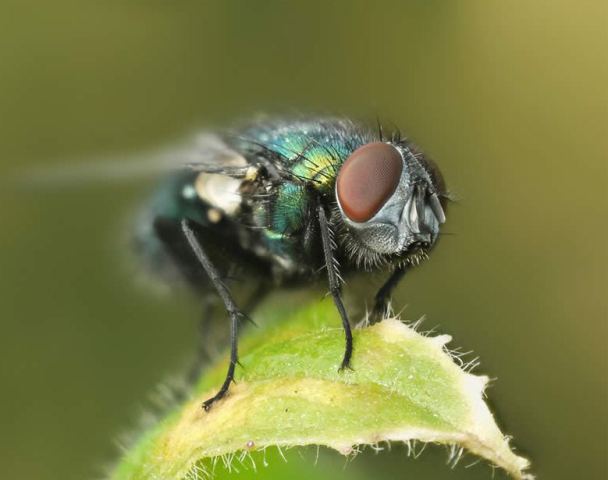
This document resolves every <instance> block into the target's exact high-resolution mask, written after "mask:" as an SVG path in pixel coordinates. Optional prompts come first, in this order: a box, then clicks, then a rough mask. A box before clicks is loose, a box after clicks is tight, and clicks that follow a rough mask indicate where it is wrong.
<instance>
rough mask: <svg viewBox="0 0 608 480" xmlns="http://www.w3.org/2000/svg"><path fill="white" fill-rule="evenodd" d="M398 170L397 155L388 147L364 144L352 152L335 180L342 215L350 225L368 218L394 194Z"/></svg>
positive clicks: (395, 151)
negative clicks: (349, 221)
mask: <svg viewBox="0 0 608 480" xmlns="http://www.w3.org/2000/svg"><path fill="white" fill-rule="evenodd" d="M402 170H403V160H402V158H401V154H400V153H399V151H398V150H397V149H396V148H395V147H393V146H392V145H389V144H387V143H381V142H377V143H368V144H367V145H364V146H362V147H359V148H358V149H357V150H355V151H354V152H353V153H352V154H351V155H350V156H349V157H348V158H347V159H346V161H345V162H344V164H343V165H342V168H341V169H340V172H339V173H338V178H337V180H336V192H337V195H338V201H339V202H340V207H341V208H342V211H343V212H344V214H345V215H346V216H347V217H348V218H349V219H350V220H352V221H353V222H366V221H367V220H369V219H370V218H372V217H373V216H374V215H375V214H376V213H377V212H378V210H380V209H381V208H382V206H383V205H384V204H385V203H386V201H387V200H388V199H389V198H390V197H391V195H392V194H393V193H394V192H395V189H396V188H397V185H398V184H399V179H400V178H401V171H402Z"/></svg>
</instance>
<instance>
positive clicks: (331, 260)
mask: <svg viewBox="0 0 608 480" xmlns="http://www.w3.org/2000/svg"><path fill="white" fill-rule="evenodd" d="M317 215H318V217H319V227H320V231H321V241H322V242H323V254H324V259H325V268H326V269H327V279H328V281H329V292H330V293H331V296H332V297H333V299H334V304H335V305H336V308H337V309H338V312H339V313H340V317H341V318H342V327H343V328H344V337H345V340H346V345H345V348H344V357H343V358H342V364H341V366H340V370H343V369H345V368H350V358H351V356H352V353H353V333H352V331H351V328H350V322H349V321H348V315H347V314H346V309H345V308H344V304H343V303H342V296H341V288H340V281H341V279H340V275H339V273H338V263H337V261H336V258H335V257H334V250H335V248H336V245H335V243H334V240H333V238H332V232H331V230H330V227H329V224H328V222H327V216H326V214H325V210H324V209H323V206H322V205H319V206H318V207H317Z"/></svg>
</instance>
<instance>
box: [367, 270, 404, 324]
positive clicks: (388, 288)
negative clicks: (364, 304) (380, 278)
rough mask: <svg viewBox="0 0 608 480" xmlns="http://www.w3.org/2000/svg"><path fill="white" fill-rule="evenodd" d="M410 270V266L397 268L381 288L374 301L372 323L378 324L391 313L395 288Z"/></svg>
mask: <svg viewBox="0 0 608 480" xmlns="http://www.w3.org/2000/svg"><path fill="white" fill-rule="evenodd" d="M408 269H409V265H407V266H403V267H397V268H396V269H395V270H394V271H393V273H391V276H390V277H388V280H387V281H386V282H384V285H382V286H381V287H380V289H379V290H378V292H377V293H376V297H375V299H374V309H373V310H372V315H371V322H372V323H376V322H378V321H380V320H382V319H383V318H385V317H386V316H387V315H388V314H389V313H390V312H389V308H388V303H389V301H390V298H391V295H392V293H393V290H394V289H395V287H396V286H397V285H398V284H399V282H400V281H401V279H402V278H403V276H404V275H405V272H407V271H408Z"/></svg>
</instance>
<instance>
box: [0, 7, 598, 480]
mask: <svg viewBox="0 0 608 480" xmlns="http://www.w3.org/2000/svg"><path fill="white" fill-rule="evenodd" d="M607 28H608V9H607V7H606V3H605V2H602V1H601V0H597V1H578V2H567V1H552V2H548V1H545V2H529V1H524V0H521V1H486V0H476V1H461V2H456V1H431V0H420V1H408V2H405V1H395V2H355V1H343V2H313V1H307V2H279V1H258V2H251V1H245V0H243V1H222V2H203V1H166V0H146V1H144V0H106V1H104V2H93V1H86V0H80V1H69V0H55V1H53V2H48V1H42V0H38V1H24V0H3V2H2V4H1V5H0V59H1V60H0V176H1V178H2V179H3V180H5V179H7V180H9V177H10V176H12V175H16V174H18V173H19V172H22V171H25V170H27V169H28V168H29V167H32V166H43V167H44V166H49V167H50V166H52V165H56V164H62V165H65V164H66V163H78V162H80V163H83V162H86V161H90V160H91V158H93V157H97V156H99V155H102V156H104V155H107V156H110V157H111V156H113V155H115V154H117V153H123V152H139V151H142V150H146V149H150V148H154V147H158V146H163V145H165V144H167V143H171V142H173V141H174V140H176V139H179V138H182V137H183V136H184V134H187V133H188V132H191V131H192V130H193V129H195V128H197V127H199V126H203V127H204V126H215V125H225V124H227V123H230V122H231V121H233V120H234V119H240V118H242V117H243V116H246V115H248V114H250V113H252V112H258V111H265V112H277V111H278V112H285V111H287V112H289V111H304V112H321V113H325V112H331V113H342V114H346V115H352V116H355V117H363V118H370V119H372V121H373V120H374V118H375V116H376V114H377V115H379V116H380V118H382V119H384V120H385V121H387V122H394V123H395V124H397V125H399V126H400V127H401V129H402V130H403V131H405V132H407V134H408V135H409V136H410V137H411V138H413V139H414V140H415V141H417V142H418V143H419V144H420V145H421V146H422V148H423V149H424V150H426V151H427V152H429V153H430V154H431V155H432V157H433V158H435V159H436V161H437V162H438V163H439V165H440V166H441V168H442V170H443V173H444V175H445V178H446V179H447V182H448V184H449V186H450V188H451V190H452V191H453V192H454V193H455V194H456V196H457V198H458V202H457V203H456V204H454V205H453V206H452V207H451V208H450V210H449V212H448V215H449V223H448V225H447V227H446V231H448V232H450V233H453V235H449V236H445V237H444V238H443V240H442V242H441V244H440V246H439V247H438V248H437V250H436V251H435V253H434V254H433V256H432V257H431V259H430V261H428V262H427V263H426V264H425V265H424V266H423V267H422V268H420V269H418V270H417V271H415V272H414V273H412V274H411V276H410V277H409V278H408V279H407V280H406V281H405V282H404V283H403V285H402V286H401V288H400V290H399V294H398V299H397V304H398V305H401V306H403V305H405V304H407V305H408V307H407V309H406V311H405V317H407V318H410V319H416V318H418V317H419V316H421V315H422V314H426V315H427V320H426V322H425V324H424V325H425V327H426V328H429V329H430V328H432V327H434V326H437V329H438V330H439V331H441V332H444V333H450V334H452V335H453V336H454V341H453V344H452V346H461V347H463V349H464V350H473V351H474V352H475V354H476V355H479V356H480V358H481V360H482V364H481V367H480V368H479V369H478V371H479V372H482V373H486V374H488V375H490V376H491V377H496V378H497V380H496V381H495V382H494V383H493V385H492V387H491V388H490V389H489V391H488V395H489V399H490V402H491V404H492V405H493V407H494V410H495V412H496V414H497V416H498V419H499V423H500V425H501V426H502V427H503V428H504V430H505V431H506V432H508V433H510V434H512V435H514V436H515V440H514V444H515V445H516V446H517V447H518V449H519V451H520V452H522V453H523V454H525V455H526V456H528V457H530V458H531V459H532V461H533V470H534V472H535V473H538V474H539V476H540V478H546V479H572V478H584V479H604V478H608V465H607V462H608V460H607V458H608V457H607V453H608V438H607V437H608V425H607V420H606V405H607V404H608V402H607V400H608V399H607V390H608V387H607V382H606V367H607V366H608V365H607V354H606V338H607V335H606V333H607V332H606V323H607V322H606V320H607V303H606V299H605V297H606V293H607V292H606V280H607V276H608V275H607V273H608V265H607V261H606V260H607V258H606V257H607V254H606V233H607V230H608V228H607V226H606V225H607V224H606V207H607V200H606V186H607V183H606V182H607V180H608V178H607V175H606V174H607V172H606V160H607V158H606V157H607V155H606V154H607V153H608V141H607V137H608V95H607V92H608V87H607V85H608V67H607V65H608V62H607V57H606V51H607V47H608V42H607V35H606V31H607ZM151 184H152V182H149V181H148V182H133V183H121V184H118V185H107V184H104V183H101V184H95V183H92V184H91V183H82V184H81V183H77V184H75V185H73V186H70V187H69V188H68V187H61V188H56V189H52V188H51V189H39V190H36V189H29V190H28V189H18V188H14V185H13V184H12V183H11V182H10V181H6V182H3V183H2V188H1V191H0V220H1V226H0V292H1V293H0V321H1V329H0V388H1V394H0V432H1V433H0V477H2V478H6V479H42V480H44V479H62V480H72V479H74V480H81V479H86V478H97V477H99V476H100V475H101V474H102V472H103V467H104V466H105V465H107V464H109V463H111V462H112V461H113V459H114V458H115V457H116V455H117V449H116V448H115V440H116V438H118V437H119V434H121V433H123V432H125V431H129V430H130V429H131V428H133V426H134V425H136V419H137V418H138V417H139V415H140V413H141V412H142V411H145V410H146V408H147V407H146V405H148V404H149V402H148V400H147V399H148V398H149V396H150V394H151V393H152V392H154V391H155V387H156V385H158V384H159V382H161V381H162V380H165V379H166V378H167V377H168V376H170V375H171V374H172V373H175V372H179V371H181V370H182V369H183V367H184V365H186V364H187V361H188V358H189V357H190V356H191V354H192V352H193V347H194V346H193V332H194V328H195V327H194V325H195V320H196V318H197V317H198V314H199V305H197V302H195V301H194V300H193V299H192V298H190V297H189V296H188V295H186V294H182V293H178V294H176V295H170V296H165V297H159V296H156V295H153V294H150V293H149V292H147V291H146V290H145V289H140V288H137V287H136V286H134V282H133V281H132V278H131V277H132V275H131V270H130V268H128V264H129V262H128V261H127V262H125V261H124V259H125V258H128V252H124V242H123V239H124V237H125V232H126V230H125V229H126V228H127V227H128V218H129V213H130V212H131V211H132V209H133V207H134V206H136V205H137V204H138V203H139V202H141V201H142V199H145V195H146V192H147V191H148V189H149V187H150V185H151ZM123 257H125V258H123ZM125 266H127V267H125ZM374 281H375V282H378V281H379V278H378V279H375V280H374ZM351 305H352V304H351ZM296 458H299V457H296ZM324 458H325V461H324V462H320V465H318V466H317V467H310V468H312V470H311V472H313V473H312V474H311V475H314V474H315V472H316V473H317V474H318V475H319V477H320V476H322V475H333V476H334V478H335V475H338V473H339V474H340V475H343V476H345V477H348V478H378V477H379V476H380V477H382V478H417V479H427V478H428V479H431V478H432V479H444V478H445V479H465V478H467V479H468V478H473V479H483V478H489V477H490V474H491V470H490V468H488V467H487V466H486V465H483V464H482V465H476V466H474V467H472V468H469V469H466V468H464V465H466V464H467V463H469V462H468V461H467V460H465V461H463V462H462V463H461V464H460V465H459V466H458V467H457V468H456V469H455V470H450V469H449V468H448V467H447V466H446V465H445V461H446V459H447V455H446V453H445V451H444V449H443V448H430V449H428V450H427V452H425V453H424V454H423V455H422V456H421V457H420V458H419V459H418V460H413V459H411V458H409V459H408V458H406V455H405V451H404V449H403V448H401V447H395V448H393V451H392V452H391V453H390V454H389V453H382V454H380V455H372V454H365V455H363V456H361V457H359V458H357V459H356V460H355V461H354V462H351V463H350V464H349V465H348V467H346V470H344V471H343V463H344V460H342V459H341V458H338V457H335V456H333V455H325V456H324ZM298 462H299V461H298V460H295V461H294V463H293V465H294V467H293V468H292V470H291V471H292V472H293V470H294V469H297V468H298V467H297V465H298ZM304 463H305V464H306V465H308V464H309V463H312V462H308V463H307V462H304ZM288 466H289V464H288ZM285 468H286V467H285V466H282V465H279V467H276V468H274V469H273V468H270V469H267V470H266V469H264V470H262V471H261V472H259V473H258V474H257V476H256V477H255V478H286V476H288V475H291V474H288V473H285ZM302 471H303V470H299V474H300V475H303V474H302ZM328 471H329V472H330V473H327V472H328ZM336 472H338V473H336ZM307 475H308V474H307ZM294 478H295V477H294ZM298 478H299V477H298ZM308 478H310V476H308ZM496 478H502V477H501V476H500V475H498V476H497V477H496Z"/></svg>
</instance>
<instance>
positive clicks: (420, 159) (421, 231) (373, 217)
mask: <svg viewBox="0 0 608 480" xmlns="http://www.w3.org/2000/svg"><path fill="white" fill-rule="evenodd" d="M443 195H444V192H443V182H442V180H441V175H440V173H439V172H438V170H437V169H436V167H434V166H433V165H432V164H431V163H430V162H427V161H426V159H425V158H424V156H422V155H421V154H419V153H414V150H413V149H412V148H410V145H409V144H403V143H392V142H377V143H370V144H367V145H365V146H363V147H361V148H359V149H358V150H356V151H355V152H353V153H352V154H351V155H350V157H349V158H348V159H347V160H346V161H345V162H344V165H343V166H342V168H341V170H340V172H339V173H338V179H337V182H336V199H337V204H338V212H339V215H338V216H339V220H340V221H341V222H342V223H343V225H344V228H343V229H342V240H343V241H344V242H345V243H346V249H347V251H348V252H349V253H350V255H351V257H355V260H356V261H357V262H358V263H365V264H375V263H382V262H383V261H387V259H391V260H394V259H400V258H407V257H408V256H410V255H412V254H415V253H417V252H422V253H424V252H425V251H428V250H429V249H430V248H431V247H432V246H433V244H434V243H435V241H436V240H437V237H438V235H439V229H440V225H441V224H442V223H443V222H444V221H445V213H444V209H443V205H442V203H441V201H440V198H442V197H443Z"/></svg>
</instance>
